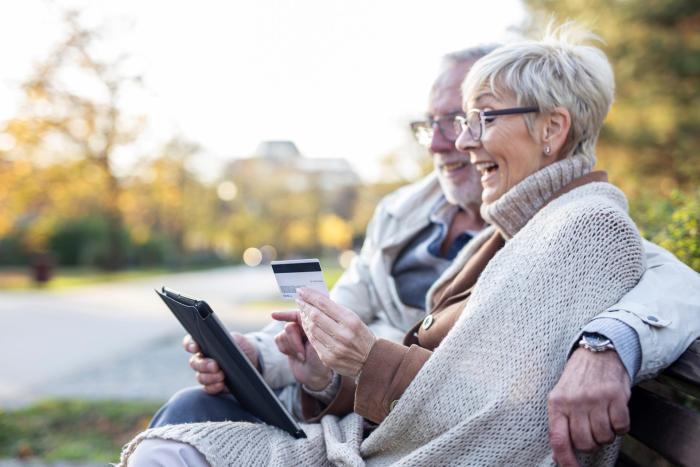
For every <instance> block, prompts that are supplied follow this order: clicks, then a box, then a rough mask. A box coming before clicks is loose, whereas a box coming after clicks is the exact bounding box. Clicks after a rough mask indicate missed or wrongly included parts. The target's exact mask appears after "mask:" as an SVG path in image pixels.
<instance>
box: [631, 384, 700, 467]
mask: <svg viewBox="0 0 700 467" xmlns="http://www.w3.org/2000/svg"><path fill="white" fill-rule="evenodd" d="M629 407H630V413H631V414H632V419H631V422H632V427H631V430H630V435H632V436H633V437H634V438H636V439H638V440H639V441H641V442H642V443H644V444H645V445H646V446H649V447H650V448H652V449H653V450H655V451H656V452H658V453H659V454H661V455H662V456H664V457H665V458H667V459H668V460H670V461H672V462H674V463H676V464H678V465H688V466H690V465H696V466H697V465H698V459H700V442H698V440H700V414H699V413H697V412H695V411H693V410H691V409H688V408H686V407H683V406H681V405H679V404H676V403H674V402H670V401H668V400H665V399H663V398H661V397H659V396H657V395H656V394H653V393H652V392H649V391H647V390H646V389H644V388H641V387H636V388H635V389H634V391H633V392H632V397H631V399H630V404H629ZM635 414H638V415H637V416H635ZM639 414H643V416H639Z"/></svg>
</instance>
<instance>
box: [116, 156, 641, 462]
mask: <svg viewBox="0 0 700 467" xmlns="http://www.w3.org/2000/svg"><path fill="white" fill-rule="evenodd" d="M591 165H592V164H589V163H586V159H585V158H583V159H578V158H576V156H572V157H571V158H569V159H565V160H563V161H560V162H557V163H555V164H552V165H550V166H548V167H547V168H545V169H543V170H541V171H539V172H537V173H535V174H533V175H531V176H530V177H528V178H526V179H525V180H523V181H522V182H521V183H520V184H518V185H517V186H516V187H514V188H513V189H511V190H510V191H509V192H508V193H506V194H505V195H504V196H503V197H502V198H501V199H499V200H498V201H497V202H496V203H494V204H493V205H490V206H486V207H485V208H484V213H485V215H486V217H487V218H488V220H489V221H490V222H491V223H493V224H494V225H496V226H497V228H499V230H501V231H502V232H503V234H504V236H505V237H507V238H509V240H508V241H507V242H506V244H505V246H504V247H503V248H502V249H501V251H500V252H499V253H498V254H496V256H495V257H494V258H493V259H492V260H491V261H490V262H489V264H488V265H487V267H486V268H485V270H484V271H483V273H482V274H481V276H480V277H479V280H478V282H477V284H476V286H475V287H474V290H473V293H472V295H471V298H470V300H469V301H468V303H467V304H466V307H465V309H464V311H463V313H462V315H461V316H460V318H459V319H458V321H457V322H456V324H455V326H454V327H453V329H452V330H451V331H450V332H449V333H448V335H447V337H446V338H445V339H444V340H443V341H442V343H441V344H440V345H439V346H438V347H437V348H436V349H435V351H434V352H433V355H432V357H431V358H430V359H429V360H428V362H427V363H426V364H425V365H424V366H423V368H422V369H421V371H420V372H419V373H418V375H417V376H416V378H415V379H414V380H413V382H412V383H411V384H410V386H409V387H408V388H407V390H406V392H405V393H404V394H403V396H402V397H401V399H400V400H399V402H398V404H397V405H396V406H395V408H394V409H393V410H392V411H391V412H390V413H389V415H388V416H387V418H386V419H385V420H384V421H383V422H382V423H381V424H380V425H379V426H378V427H377V428H376V429H375V430H374V431H373V432H372V434H371V435H370V436H369V437H368V438H366V439H363V436H362V435H363V419H362V418H361V417H360V416H359V415H357V414H354V413H353V414H350V415H347V416H345V417H344V418H342V419H339V418H338V417H335V416H332V415H329V416H326V417H324V418H323V419H322V420H321V422H320V423H317V424H306V425H303V428H304V430H305V431H306V433H307V435H308V438H307V439H302V440H295V439H293V438H292V437H290V436H289V435H287V434H286V433H284V432H282V431H281V430H278V429H276V428H274V427H270V426H266V425H262V424H250V423H240V422H239V423H233V422H224V423H198V424H189V425H174V426H166V427H161V428H156V429H152V430H148V431H146V432H144V433H141V434H140V435H138V436H137V437H136V438H135V439H134V440H133V441H132V442H131V443H129V444H128V445H127V446H126V447H125V448H124V451H123V453H122V462H123V463H125V462H126V460H127V459H128V457H129V455H130V453H132V452H133V450H134V449H135V447H136V445H137V444H138V443H139V442H140V441H141V440H143V439H145V438H163V439H172V440H179V441H183V442H186V443H189V444H191V445H193V446H195V447H196V448H197V449H198V450H199V451H200V452H202V453H203V454H204V456H205V457H206V458H207V460H208V461H209V462H210V463H211V465H213V466H227V465H255V466H257V465H260V466H263V465H271V466H290V467H291V466H294V467H296V466H299V465H305V466H306V465H342V466H360V465H370V466H373V465H377V466H379V465H394V464H395V465H412V466H430V465H469V466H487V465H488V466H500V465H522V466H531V465H553V461H552V457H551V450H550V448H549V443H548V437H547V408H546V400H547V395H548V393H549V392H550V391H551V389H552V388H553V387H554V385H555V384H556V382H557V380H558V379H559V376H560V375H561V373H562V371H563V368H564V365H565V363H566V358H567V354H568V351H569V350H570V348H571V345H572V342H573V340H574V339H575V336H577V335H578V332H579V330H580V328H581V327H582V326H583V325H584V324H585V323H587V322H588V321H589V320H590V319H591V318H592V317H593V316H595V315H596V314H597V313H599V312H600V310H604V309H606V308H607V307H609V306H611V305H613V304H614V303H616V302H617V301H618V300H619V299H620V297H622V296H623V295H624V294H625V293H626V292H627V291H629V290H630V289H631V288H632V287H633V286H634V285H635V284H636V283H637V281H638V280H639V278H640V277H641V275H642V273H643V271H644V257H643V254H642V246H641V240H640V237H639V234H638V233H637V231H636V229H635V227H634V224H633V223H632V221H631V220H630V219H629V218H628V216H627V214H626V207H627V205H626V200H625V198H624V195H623V194H622V193H621V192H620V191H619V190H618V189H616V188H615V187H613V186H612V185H610V184H608V183H590V184H586V185H584V186H582V187H579V188H576V189H573V190H571V191H569V192H568V193H566V194H564V195H562V196H561V197H559V198H557V199H555V200H553V201H551V202H549V204H546V203H547V201H548V200H549V198H550V197H551V195H552V194H553V193H554V192H556V191H557V190H558V189H559V188H561V187H562V186H564V185H566V184H568V183H569V182H570V181H571V180H573V179H574V178H577V177H578V176H580V175H583V174H584V173H586V172H588V171H590V166H591ZM543 206H544V207H543ZM458 260H461V261H466V258H458ZM617 449H618V443H614V444H613V445H610V446H607V447H606V448H604V449H602V450H601V451H599V452H598V454H596V455H595V456H581V457H580V461H581V463H582V464H583V465H604V466H607V465H613V464H614V462H615V458H616V455H617Z"/></svg>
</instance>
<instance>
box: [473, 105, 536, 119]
mask: <svg viewBox="0 0 700 467" xmlns="http://www.w3.org/2000/svg"><path fill="white" fill-rule="evenodd" d="M539 111H540V109H539V108H538V107H518V108H515V109H500V110H485V111H484V112H483V115H484V116H485V117H494V116H496V115H513V114H527V113H531V112H539Z"/></svg>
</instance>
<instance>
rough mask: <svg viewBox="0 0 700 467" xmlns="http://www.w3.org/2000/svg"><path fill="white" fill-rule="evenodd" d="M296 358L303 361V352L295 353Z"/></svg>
mask: <svg viewBox="0 0 700 467" xmlns="http://www.w3.org/2000/svg"><path fill="white" fill-rule="evenodd" d="M297 358H298V359H299V360H301V361H302V362H303V361H304V354H303V353H301V352H299V353H298V354H297Z"/></svg>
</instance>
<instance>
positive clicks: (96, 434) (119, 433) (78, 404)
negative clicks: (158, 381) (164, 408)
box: [0, 400, 161, 462]
mask: <svg viewBox="0 0 700 467" xmlns="http://www.w3.org/2000/svg"><path fill="white" fill-rule="evenodd" d="M160 405H161V404H160V403H153V402H112V401H99V402H98V401H80V400H50V401H42V402H39V403H37V404H34V405H32V406H30V407H27V408H24V409H19V410H15V411H2V410H0V458H3V457H4V458H7V457H13V458H40V459H42V460H45V461H56V460H83V461H84V460H91V461H105V462H116V461H117V460H118V459H119V453H120V451H121V448H122V446H123V445H124V444H125V443H126V442H128V441H129V440H130V439H131V438H132V437H133V436H134V435H136V434H137V433H139V432H141V431H143V430H144V429H145V428H146V426H147V425H148V422H149V420H150V418H151V416H152V415H153V414H154V413H155V411H156V410H157V409H158V407H159V406H160Z"/></svg>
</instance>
